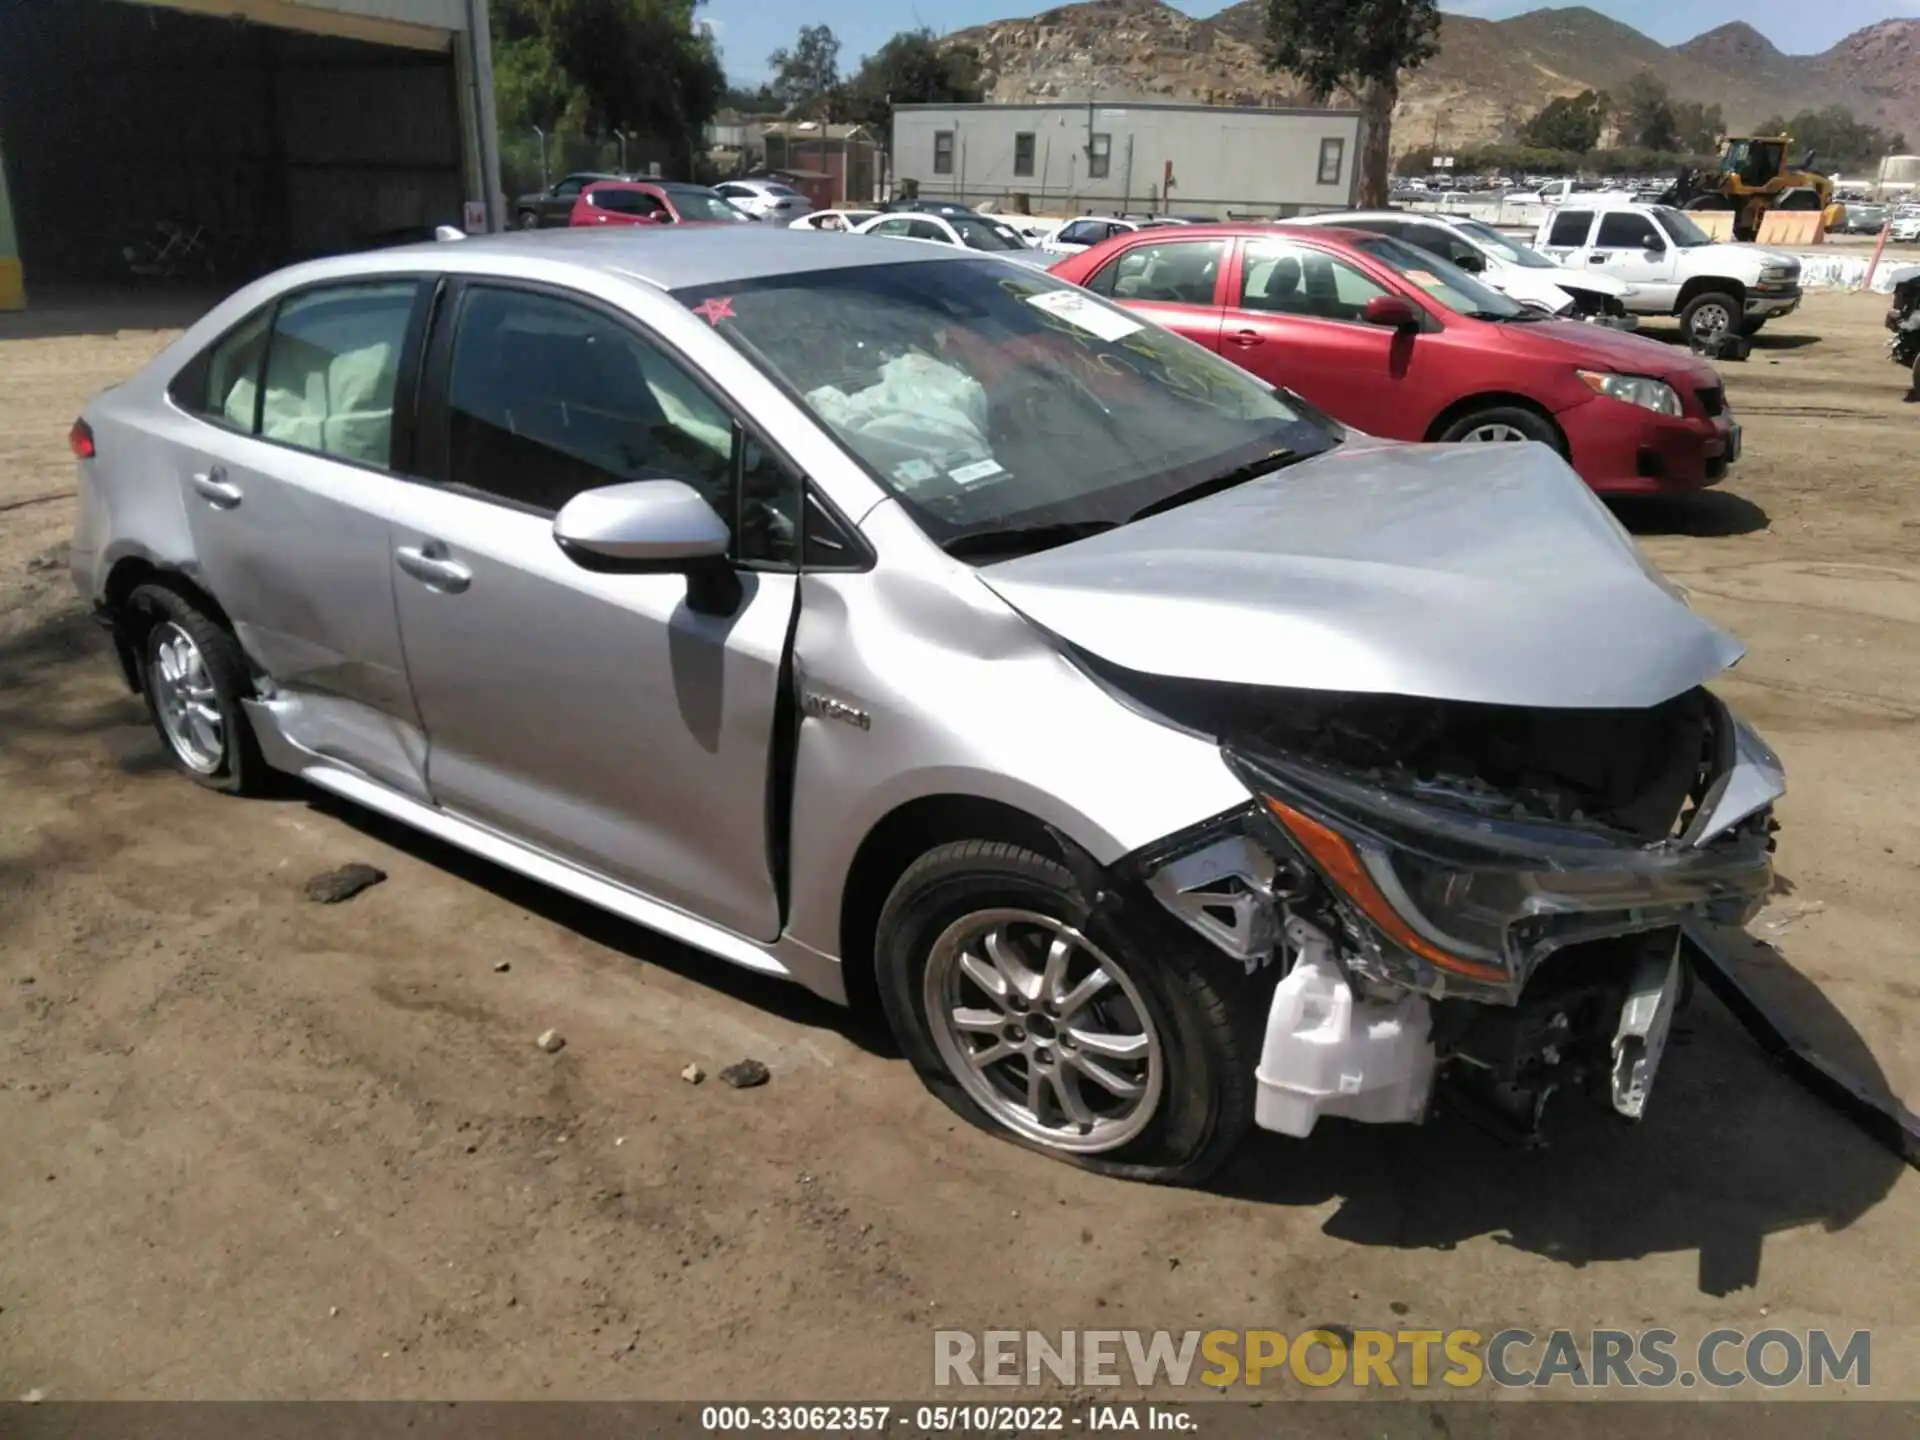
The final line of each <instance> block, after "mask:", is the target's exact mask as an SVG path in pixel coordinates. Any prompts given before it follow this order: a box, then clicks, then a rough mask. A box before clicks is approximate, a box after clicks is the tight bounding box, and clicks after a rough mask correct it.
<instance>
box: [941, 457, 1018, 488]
mask: <svg viewBox="0 0 1920 1440" xmlns="http://www.w3.org/2000/svg"><path fill="white" fill-rule="evenodd" d="M1006 473H1007V472H1006V470H1005V468H1004V467H1003V466H1002V465H1001V464H1000V462H999V461H998V460H976V461H975V462H974V463H973V464H971V465H962V466H961V467H960V468H959V469H958V470H949V471H948V472H947V478H948V479H949V480H951V481H953V483H954V484H956V485H972V484H975V483H977V482H978V481H981V480H991V479H992V478H993V477H994V476H996V475H1004V474H1006Z"/></svg>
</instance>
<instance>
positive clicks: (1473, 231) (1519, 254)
mask: <svg viewBox="0 0 1920 1440" xmlns="http://www.w3.org/2000/svg"><path fill="white" fill-rule="evenodd" d="M1453 228H1454V229H1456V230H1458V231H1459V232H1460V233H1461V234H1462V235H1466V236H1469V237H1471V238H1472V240H1473V243H1474V244H1476V245H1482V246H1485V247H1486V248H1487V249H1489V250H1491V251H1493V253H1494V254H1496V255H1498V256H1499V257H1500V258H1501V259H1502V260H1504V261H1506V262H1507V263H1508V264H1509V265H1519V266H1521V267H1523V268H1524V269H1528V270H1558V269H1559V268H1560V267H1559V266H1558V265H1556V264H1554V263H1553V261H1551V260H1549V259H1548V258H1547V257H1546V256H1544V255H1542V254H1541V253H1540V252H1539V251H1538V250H1536V249H1534V248H1533V247H1532V246H1531V245H1522V244H1521V243H1520V242H1519V241H1518V240H1516V239H1514V238H1513V237H1512V236H1511V235H1502V234H1501V233H1500V232H1499V231H1498V230H1496V229H1494V228H1493V227H1492V226H1491V225H1487V224H1484V223H1482V222H1481V221H1479V220H1456V221H1454V222H1453Z"/></svg>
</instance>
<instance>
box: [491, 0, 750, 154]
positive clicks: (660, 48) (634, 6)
mask: <svg viewBox="0 0 1920 1440" xmlns="http://www.w3.org/2000/svg"><path fill="white" fill-rule="evenodd" d="M699 4H700V0H494V4H493V11H492V13H493V17H494V23H495V25H496V27H498V28H497V30H496V34H498V35H501V36H504V37H505V41H506V45H505V48H506V49H507V50H508V51H509V53H510V55H511V56H512V61H511V63H512V65H513V66H514V67H515V68H514V69H513V70H512V71H511V74H510V79H511V83H512V84H513V85H519V86H522V89H521V90H518V91H510V92H509V95H510V97H511V99H512V101H513V103H515V104H523V103H524V104H527V105H530V106H533V107H534V108H536V109H538V108H540V107H550V106H551V103H552V100H553V98H554V96H555V94H556V93H558V91H557V90H556V89H555V85H556V82H555V79H554V76H553V74H552V72H551V71H550V70H548V69H545V68H543V67H544V66H546V65H547V64H548V61H549V60H550V63H551V65H552V66H554V67H557V69H558V71H559V72H561V73H563V74H564V75H565V76H566V77H568V79H569V80H570V82H571V87H572V88H571V89H570V90H569V91H568V92H567V94H568V99H567V101H566V104H565V106H564V107H562V110H561V114H563V115H565V116H566V117H568V119H569V120H570V121H571V122H572V123H573V124H576V125H577V126H578V127H579V130H580V132H581V133H583V134H590V135H607V134H611V133H612V132H614V131H615V130H624V131H627V132H629V133H636V134H642V135H647V136H650V137H652V138H653V139H655V140H657V141H659V142H661V143H663V144H664V145H665V146H667V147H668V149H669V151H670V153H672V154H674V155H676V156H678V155H684V156H686V157H688V158H687V163H688V168H689V169H691V166H692V157H693V154H694V152H695V150H696V149H697V148H698V146H699V144H700V140H701V137H702V135H703V133H704V132H705V129H706V126H707V122H708V121H709V120H711V119H712V118H713V116H714V114H715V112H717V111H718V110H719V108H720V97H721V93H722V91H723V90H724V89H725V88H726V77H725V75H724V74H723V73H722V72H721V69H720V57H719V55H718V53H717V52H716V50H715V48H714V44H713V37H712V35H711V34H710V33H709V32H708V31H707V30H706V28H705V27H703V26H701V25H698V24H697V23H696V22H695V19H694V16H695V11H696V10H697V9H698V7H699ZM534 43H537V45H538V46H540V47H543V49H544V56H545V57H546V58H545V59H543V58H541V52H540V51H537V50H535V49H533V48H526V49H516V47H518V46H529V47H530V46H531V45H532V44H534ZM528 77H535V78H536V79H537V83H523V82H527V81H528ZM502 98H503V97H502V95H501V93H500V91H499V87H498V81H497V78H496V89H495V100H496V103H499V102H500V101H501V99H502ZM549 113H550V110H549ZM505 123H506V122H505V117H504V116H503V117H502V126H503V128H504V126H505ZM528 123H532V124H538V123H540V122H539V121H538V120H530V121H529V122H528Z"/></svg>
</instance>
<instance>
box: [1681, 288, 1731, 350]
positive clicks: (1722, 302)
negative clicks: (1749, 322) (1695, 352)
mask: <svg viewBox="0 0 1920 1440" xmlns="http://www.w3.org/2000/svg"><path fill="white" fill-rule="evenodd" d="M1716 313H1718V314H1719V315H1720V316H1722V317H1724V323H1722V324H1714V322H1713V320H1712V318H1711V317H1712V316H1713V315H1714V314H1716ZM1703 315H1704V316H1707V317H1709V318H1708V319H1707V320H1706V322H1705V323H1706V324H1707V325H1708V326H1709V327H1710V328H1708V329H1705V330H1702V329H1701V328H1700V327H1701V324H1702V316H1703ZM1745 323H1746V307H1745V306H1744V305H1742V304H1741V303H1740V297H1739V296H1738V295H1735V294H1733V293H1732V292H1731V291H1728V290H1702V291H1701V292H1700V293H1699V294H1698V295H1696V296H1694V297H1693V298H1692V299H1691V300H1689V301H1688V302H1687V303H1686V304H1685V305H1683V306H1681V307H1680V334H1681V336H1682V338H1684V339H1685V340H1686V341H1687V343H1688V344H1689V345H1697V344H1699V343H1700V342H1702V341H1705V340H1709V339H1711V338H1712V337H1714V336H1716V335H1722V334H1725V335H1738V334H1739V333H1740V327H1741V326H1742V325H1744V324H1745Z"/></svg>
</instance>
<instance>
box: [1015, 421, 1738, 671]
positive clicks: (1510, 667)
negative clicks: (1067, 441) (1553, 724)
mask: <svg viewBox="0 0 1920 1440" xmlns="http://www.w3.org/2000/svg"><path fill="white" fill-rule="evenodd" d="M979 574H980V578H981V579H982V580H983V581H984V582H985V583H986V584H987V585H988V586H990V587H991V588H992V589H993V590H994V592H995V593H997V594H998V595H999V596H1000V597H1001V598H1002V599H1004V600H1005V601H1006V602H1007V603H1008V604H1009V605H1011V606H1013V607H1014V608H1015V609H1016V610H1019V611H1020V612H1021V613H1022V614H1024V615H1026V616H1027V617H1028V618H1029V619H1031V620H1033V621H1034V622H1035V623H1036V624H1038V625H1040V626H1042V627H1043V628H1045V629H1046V630H1048V631H1051V632H1052V633H1053V634H1055V635H1057V636H1059V637H1060V638H1061V639H1063V640H1064V641H1066V642H1067V643H1069V644H1071V645H1073V646H1076V647H1078V648H1080V649H1082V650H1085V651H1087V652H1089V653H1090V654H1092V655H1095V656H1098V657H1100V658H1101V659H1103V660H1106V661H1109V662H1110V663H1112V664H1115V665H1119V666H1122V667H1125V668H1126V669H1130V670H1137V671H1141V672H1144V673H1147V674H1153V675H1162V676H1171V677H1177V678H1185V679H1192V680H1208V681H1222V682H1230V683H1237V684H1244V685H1263V686H1278V687H1288V688H1297V689H1308V690H1332V691H1352V692H1372V693H1385V694H1399V695H1417V696H1425V697H1429V698H1432V699H1436V700H1461V701H1477V702H1481V703H1485V704H1495V705H1529V706H1541V707H1551V708H1581V707H1595V708H1616V707H1617V708H1637V707H1642V706H1649V705H1655V704H1658V703H1659V702H1660V701H1662V700H1665V699H1667V698H1669V697H1671V696H1673V695H1677V694H1679V693H1680V692H1681V691H1683V690H1686V689H1689V688H1691V687H1692V686H1694V685H1697V684H1699V683H1701V682H1702V681H1704V680H1707V679H1710V678H1711V677H1713V676H1714V675H1717V674H1719V673H1720V672H1721V671H1722V670H1724V669H1726V668H1727V667H1728V666H1729V665H1731V664H1733V663H1734V662H1735V661H1736V660H1738V659H1739V658H1740V656H1741V655H1742V654H1743V653H1744V650H1745V647H1744V646H1742V645H1741V644H1740V642H1739V641H1737V640H1735V639H1734V638H1733V637H1732V636H1730V635H1728V634H1727V633H1726V632H1725V631H1723V630H1720V629H1718V628H1717V627H1715V626H1714V625H1712V624H1709V623H1708V622H1707V621H1706V620H1704V619H1702V618H1701V617H1700V616H1698V615H1696V614H1694V613H1693V611H1691V610H1690V609H1688V608H1687V606H1686V604H1685V603H1684V602H1683V601H1682V600H1681V599H1680V598H1679V593H1678V592H1677V591H1676V590H1675V589H1674V588H1673V587H1672V586H1671V585H1670V584H1669V583H1668V582H1667V581H1666V580H1665V579H1664V578H1663V577H1662V576H1661V575H1660V574H1659V572H1658V571H1656V570H1654V569H1653V567H1652V566H1651V564H1650V563H1649V562H1648V561H1647V560H1646V558H1645V557H1644V556H1643V555H1642V554H1641V552H1640V549H1639V547H1638V546H1637V545H1635V544H1634V542H1633V540H1632V538H1631V537H1630V536H1628V535H1627V533H1626V531H1625V530H1623V529H1622V528H1621V527H1620V524H1619V522H1617V521H1616V520H1615V519H1614V518H1613V516H1612V515H1611V514H1610V513H1609V512H1608V511H1607V510H1606V508H1605V507H1604V506H1603V505H1601V503H1600V501H1599V500H1598V499H1597V498H1596V497H1595V496H1594V494H1593V493H1592V491H1590V490H1588V489H1587V487H1586V485H1585V484H1584V483H1583V482H1582V481H1581V480H1580V478H1579V477H1578V476H1577V475H1575V474H1574V472H1573V471H1572V470H1571V469H1570V468H1569V467H1568V466H1567V465H1566V463H1565V462H1564V461H1562V460H1561V459H1560V457H1559V456H1557V455H1555V454H1554V453H1553V452H1552V451H1551V450H1549V449H1548V448H1547V447H1545V446H1542V445H1531V444H1529V445H1461V446H1435V445H1367V446H1361V447H1355V448H1348V447H1342V448H1341V449H1339V450H1334V451H1331V452H1329V453H1328V454H1326V455H1323V456H1319V457H1317V458H1315V459H1312V460H1308V461H1304V462H1301V463H1300V464H1297V465H1295V466H1293V467H1291V468H1289V469H1285V470H1281V471H1279V472H1278V473H1276V474H1273V475H1269V476H1266V477H1265V478H1263V479H1260V480H1256V481H1253V482H1251V483H1249V484H1246V485H1241V486H1238V487H1236V488H1234V489H1232V490H1228V491H1225V492H1224V493H1222V494H1219V495H1213V496H1209V497H1207V498H1205V499H1202V500H1196V501H1194V502H1192V503H1191V504H1187V505H1183V506H1180V507H1178V508H1177V509H1174V510H1171V511H1168V512H1166V513H1164V514H1161V515H1155V516H1150V517H1149V518H1147V519H1145V520H1141V521H1137V522H1135V523H1133V524H1130V525H1124V526H1122V527H1120V528H1119V529H1117V530H1112V531H1108V532H1106V533H1104V534H1100V535H1095V536H1092V537H1091V538H1089V539H1086V540H1080V541H1076V542H1074V543H1072V544H1070V545H1065V546H1061V547H1060V548H1058V549H1053V550H1046V551H1042V552H1040V553H1038V554H1034V555H1028V556H1022V557H1021V558H1019V559H1015V560H1008V561H1004V562H1002V563H1000V564H997V565H992V566H988V567H985V568H983V569H982V570H981V571H980V572H979Z"/></svg>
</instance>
